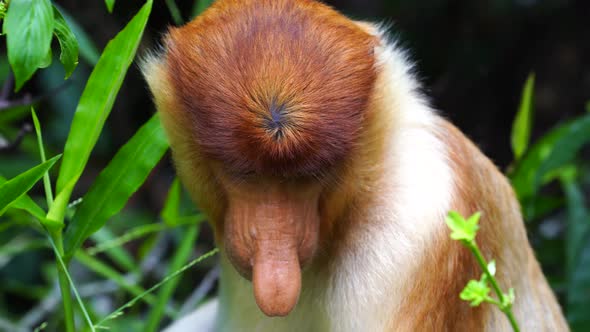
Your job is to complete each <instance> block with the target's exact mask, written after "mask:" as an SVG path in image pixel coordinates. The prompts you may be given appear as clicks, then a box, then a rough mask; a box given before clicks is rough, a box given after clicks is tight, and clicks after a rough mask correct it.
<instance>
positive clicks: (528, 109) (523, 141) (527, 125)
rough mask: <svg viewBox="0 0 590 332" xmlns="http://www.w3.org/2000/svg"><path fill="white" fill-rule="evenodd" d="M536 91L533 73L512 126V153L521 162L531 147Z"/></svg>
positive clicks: (527, 82)
mask: <svg viewBox="0 0 590 332" xmlns="http://www.w3.org/2000/svg"><path fill="white" fill-rule="evenodd" d="M534 90H535V74H533V73H531V74H530V75H529V77H528V78H527V80H526V83H525V85H524V88H523V90H522V97H521V99H520V106H519V108H518V112H517V113H516V117H515V119H514V123H513V124H512V136H511V143H512V151H513V152H514V159H515V160H519V159H520V158H521V157H522V155H523V154H524V152H525V151H526V149H527V147H528V145H529V139H530V136H531V126H532V123H533V94H534Z"/></svg>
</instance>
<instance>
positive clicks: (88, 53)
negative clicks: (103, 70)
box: [55, 4, 100, 66]
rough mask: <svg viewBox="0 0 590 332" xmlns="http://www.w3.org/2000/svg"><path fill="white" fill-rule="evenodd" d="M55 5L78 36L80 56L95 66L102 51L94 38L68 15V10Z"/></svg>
mask: <svg viewBox="0 0 590 332" xmlns="http://www.w3.org/2000/svg"><path fill="white" fill-rule="evenodd" d="M55 7H56V8H57V9H58V10H59V11H60V13H61V15H62V16H63V17H64V19H65V20H66V22H67V23H68V26H69V27H70V29H71V30H72V32H73V33H74V36H76V40H77V41H78V46H79V51H80V57H81V58H82V59H84V60H85V61H86V62H88V64H90V65H92V66H94V65H96V63H97V62H98V58H100V53H99V52H98V50H97V49H96V46H95V45H94V42H93V41H92V38H90V37H89V36H88V34H87V33H86V32H85V31H84V29H82V27H81V26H80V25H79V24H78V23H77V22H76V20H75V19H74V18H72V17H71V16H70V15H68V13H67V11H66V10H65V9H63V8H62V7H60V6H59V5H57V4H56V5H55Z"/></svg>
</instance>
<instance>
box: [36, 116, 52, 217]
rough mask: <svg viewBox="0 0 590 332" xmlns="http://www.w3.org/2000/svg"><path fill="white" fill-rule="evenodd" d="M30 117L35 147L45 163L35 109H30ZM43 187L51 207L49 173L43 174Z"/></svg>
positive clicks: (41, 136) (39, 125) (43, 147)
mask: <svg viewBox="0 0 590 332" xmlns="http://www.w3.org/2000/svg"><path fill="white" fill-rule="evenodd" d="M31 117H32V118H33V125H34V127H35V133H36V134H37V145H38V146H39V155H40V157H41V162H43V163H44V162H45V161H47V158H45V145H44V144H43V135H42V133H41V124H40V123H39V118H37V113H35V109H34V108H32V107H31ZM43 186H44V187H45V198H46V199H47V206H51V204H53V192H52V191H51V180H50V178H49V172H45V174H43Z"/></svg>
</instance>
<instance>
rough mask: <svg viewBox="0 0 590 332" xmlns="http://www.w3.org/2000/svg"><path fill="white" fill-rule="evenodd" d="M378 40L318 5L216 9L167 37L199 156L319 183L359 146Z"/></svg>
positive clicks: (254, 0) (290, 2) (288, 0)
mask: <svg viewBox="0 0 590 332" xmlns="http://www.w3.org/2000/svg"><path fill="white" fill-rule="evenodd" d="M374 43H375V39H374V38H373V37H372V36H369V35H368V34H367V33H366V32H364V31H363V30H361V29H360V28H359V27H357V26H356V25H355V24H354V23H353V22H352V21H350V20H348V19H346V18H345V17H343V16H341V15H340V14H338V13H336V12H335V11H333V10H331V9H330V8H329V7H327V6H325V5H322V4H320V3H317V2H313V1H296V0H240V1H237V0H226V1H217V2H216V3H215V4H214V5H213V6H212V7H211V8H210V9H208V10H207V11H206V12H205V13H204V14H203V15H202V16H200V17H199V18H197V19H196V20H194V21H193V22H191V23H189V24H188V25H186V26H184V27H181V28H173V29H171V30H170V33H169V35H168V38H167V40H166V51H167V52H166V55H165V58H166V60H165V61H166V64H167V66H168V70H169V77H170V79H171V84H172V85H173V88H174V90H175V91H176V94H177V99H178V102H179V104H180V107H182V111H183V113H184V114H185V116H186V120H185V121H187V122H188V124H190V125H191V126H192V127H193V130H192V132H193V133H194V137H193V139H194V140H195V141H196V142H197V143H198V145H199V146H200V147H201V149H202V151H203V153H205V154H206V155H207V156H209V157H210V158H212V159H214V160H217V161H220V162H221V163H222V164H224V165H225V166H227V167H228V168H229V170H230V171H232V172H235V173H238V174H242V173H258V174H268V175H310V174H315V173H321V172H323V171H325V169H326V168H327V167H330V166H332V165H334V164H335V163H337V162H338V161H339V160H341V159H342V158H344V156H345V155H346V154H347V152H348V151H349V150H350V147H351V145H352V144H353V142H354V141H355V139H356V137H357V135H358V132H359V130H360V129H361V121H362V119H363V111H364V110H365V108H366V104H367V100H368V98H369V95H370V92H371V89H372V85H373V81H374V78H375V70H374V57H373V56H372V50H373V47H374Z"/></svg>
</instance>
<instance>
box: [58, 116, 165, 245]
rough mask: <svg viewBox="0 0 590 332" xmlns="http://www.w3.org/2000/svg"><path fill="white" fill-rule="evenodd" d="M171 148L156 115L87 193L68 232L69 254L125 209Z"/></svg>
mask: <svg viewBox="0 0 590 332" xmlns="http://www.w3.org/2000/svg"><path fill="white" fill-rule="evenodd" d="M167 149H168V141H167V140H166V136H165V134H164V130H163V129H162V126H161V124H160V120H159V118H158V117H157V115H154V116H152V118H151V119H150V120H149V121H148V122H147V123H146V124H145V125H143V127H141V128H140V129H139V130H138V131H137V133H136V134H135V135H134V136H133V137H132V138H131V139H130V140H129V141H128V142H127V143H126V144H125V145H124V146H123V147H122V148H121V149H120V150H119V151H118V152H117V154H116V155H115V157H114V158H113V160H111V162H110V163H109V165H108V166H107V167H106V168H105V169H104V170H103V171H102V172H101V173H100V175H99V176H98V178H97V179H96V181H95V182H94V184H93V185H92V187H91V188H90V190H89V191H88V193H87V194H86V195H85V196H84V199H83V201H82V204H81V205H80V207H79V208H78V210H77V211H76V214H75V215H74V219H73V220H72V221H71V223H70V225H69V226H68V229H67V230H66V233H65V237H64V244H65V253H66V256H69V255H72V254H73V253H74V252H75V251H76V249H77V248H79V247H80V245H82V242H84V240H86V239H87V238H88V237H89V236H90V235H91V234H92V233H94V232H96V231H97V230H98V229H100V228H101V227H102V226H103V225H104V224H105V223H106V222H107V220H108V219H109V218H111V217H112V216H113V215H115V214H117V213H118V212H119V211H121V209H122V208H123V207H124V206H125V204H126V203H127V200H129V198H130V197H131V195H132V194H133V193H134V192H135V191H136V190H137V189H138V188H139V187H140V186H141V185H142V184H143V182H144V181H145V179H146V178H147V176H148V175H149V174H150V172H151V170H152V169H153V168H154V167H155V166H156V164H157V163H158V162H159V161H160V159H162V156H163V155H164V153H165V152H166V150H167Z"/></svg>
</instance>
